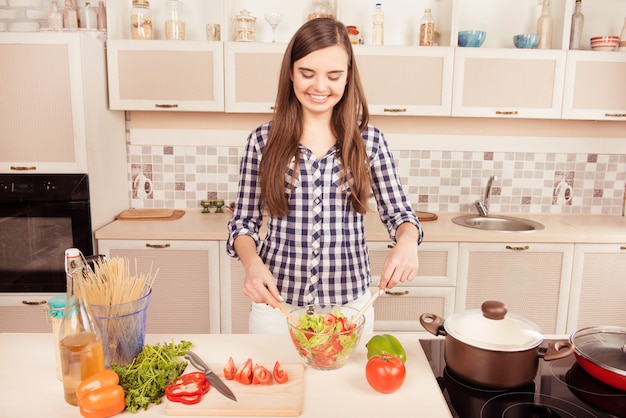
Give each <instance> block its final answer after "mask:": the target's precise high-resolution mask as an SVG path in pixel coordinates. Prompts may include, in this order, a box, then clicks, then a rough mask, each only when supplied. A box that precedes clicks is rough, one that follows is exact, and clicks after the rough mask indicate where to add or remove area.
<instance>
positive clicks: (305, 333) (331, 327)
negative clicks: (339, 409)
mask: <svg viewBox="0 0 626 418" xmlns="http://www.w3.org/2000/svg"><path fill="white" fill-rule="evenodd" d="M291 313H292V315H293V316H294V317H295V318H296V319H297V320H298V321H299V324H298V325H295V324H293V323H291V322H290V321H289V320H288V319H287V325H288V327H289V335H290V337H291V340H292V341H293V345H294V347H295V348H296V350H297V351H298V353H299V354H300V356H301V357H302V358H304V359H305V360H306V364H308V365H309V366H311V367H314V368H316V369H319V370H333V369H338V368H340V367H341V366H343V365H344V364H346V363H347V361H348V359H349V358H350V355H351V354H352V352H353V351H354V350H355V348H356V347H357V346H358V344H359V341H360V339H361V334H362V332H363V324H364V323H365V317H363V316H361V317H360V318H359V319H358V320H357V323H353V322H352V318H353V317H354V316H356V314H357V313H358V310H356V309H354V308H351V307H348V306H326V307H320V306H313V305H309V306H304V307H301V308H298V309H295V310H293V311H291Z"/></svg>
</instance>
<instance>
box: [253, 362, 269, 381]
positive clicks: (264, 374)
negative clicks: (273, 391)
mask: <svg viewBox="0 0 626 418" xmlns="http://www.w3.org/2000/svg"><path fill="white" fill-rule="evenodd" d="M252 383H258V384H261V385H269V384H270V383H272V373H270V371H269V370H267V369H266V368H265V367H263V366H261V365H260V364H257V365H256V366H254V376H253V377H252Z"/></svg>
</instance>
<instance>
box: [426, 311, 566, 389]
mask: <svg viewBox="0 0 626 418" xmlns="http://www.w3.org/2000/svg"><path fill="white" fill-rule="evenodd" d="M419 320H420V323H421V324H422V326H423V327H424V328H425V329H426V330H427V331H428V332H430V333H431V334H433V335H444V336H445V337H446V341H445V349H444V358H445V361H446V366H447V367H449V368H450V370H452V371H453V372H454V373H456V374H457V375H459V376H460V377H462V378H464V379H465V380H467V381H469V382H472V383H474V384H477V385H481V386H486V387H493V388H514V387H517V386H522V385H525V384H527V383H529V382H531V381H532V380H533V379H534V378H535V375H536V374H537V369H538V367H539V358H543V359H544V360H546V361H549V360H556V359H560V358H564V357H567V356H568V355H570V354H571V353H572V352H573V351H574V348H573V346H572V344H571V343H570V342H569V341H567V340H563V341H556V342H553V343H551V344H550V345H549V346H548V347H547V348H541V347H540V346H541V343H542V342H543V334H542V332H541V330H540V329H539V327H538V326H537V325H536V324H535V323H533V322H531V321H529V320H527V319H525V318H523V317H521V316H518V315H514V314H508V313H507V308H506V306H505V305H504V304H503V303H502V302H499V301H486V302H484V303H483V304H482V306H481V308H480V309H473V310H467V311H464V312H459V313H455V314H453V315H452V316H450V317H449V318H448V319H446V320H445V321H444V320H443V318H441V317H439V316H437V315H435V314H430V313H425V314H422V315H421V316H420V319H419Z"/></svg>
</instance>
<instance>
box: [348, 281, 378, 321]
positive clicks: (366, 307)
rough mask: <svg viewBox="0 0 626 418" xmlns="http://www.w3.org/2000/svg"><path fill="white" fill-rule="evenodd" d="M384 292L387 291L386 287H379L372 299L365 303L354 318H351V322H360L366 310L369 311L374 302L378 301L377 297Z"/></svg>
mask: <svg viewBox="0 0 626 418" xmlns="http://www.w3.org/2000/svg"><path fill="white" fill-rule="evenodd" d="M384 293H385V289H378V292H376V293H374V294H373V295H372V297H371V298H370V300H368V301H367V303H366V304H365V305H363V307H362V308H361V310H360V311H359V312H358V313H357V314H356V315H354V317H352V319H350V322H352V323H353V324H356V323H357V322H359V319H361V317H362V316H363V315H364V314H365V311H367V310H368V309H369V308H370V307H371V306H372V305H373V304H374V302H376V299H378V297H379V296H381V295H383V294H384Z"/></svg>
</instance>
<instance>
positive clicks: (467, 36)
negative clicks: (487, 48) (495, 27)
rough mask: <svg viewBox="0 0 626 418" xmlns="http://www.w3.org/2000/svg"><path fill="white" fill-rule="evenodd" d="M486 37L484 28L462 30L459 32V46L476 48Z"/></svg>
mask: <svg viewBox="0 0 626 418" xmlns="http://www.w3.org/2000/svg"><path fill="white" fill-rule="evenodd" d="M486 37H487V32H485V31H484V30H462V31H460V32H459V41H458V45H459V46H464V47H469V48H478V47H480V46H481V45H482V44H483V42H485V38H486Z"/></svg>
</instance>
